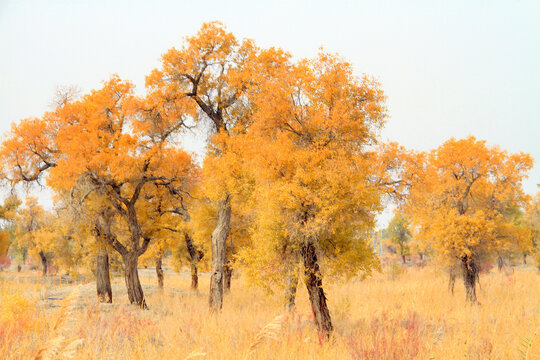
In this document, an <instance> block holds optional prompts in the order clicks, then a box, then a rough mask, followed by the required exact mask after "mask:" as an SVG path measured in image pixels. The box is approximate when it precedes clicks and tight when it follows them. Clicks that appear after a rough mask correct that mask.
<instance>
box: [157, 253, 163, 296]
mask: <svg viewBox="0 0 540 360" xmlns="http://www.w3.org/2000/svg"><path fill="white" fill-rule="evenodd" d="M162 265H163V255H161V254H160V255H158V256H157V257H156V275H157V281H158V287H159V288H160V289H163V267H162Z"/></svg>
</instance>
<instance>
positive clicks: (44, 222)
mask: <svg viewBox="0 0 540 360" xmlns="http://www.w3.org/2000/svg"><path fill="white" fill-rule="evenodd" d="M16 223H17V228H16V231H15V238H16V241H17V245H18V246H19V247H25V248H26V249H27V250H28V253H29V254H30V255H33V256H36V257H37V256H39V259H40V261H41V266H42V275H43V276H46V275H47V274H48V268H49V266H50V263H51V261H52V258H53V256H54V254H67V253H68V243H67V241H66V239H65V238H63V237H62V236H60V234H59V233H58V231H57V227H56V223H55V217H54V215H53V214H52V213H50V212H48V211H46V210H45V209H43V207H42V206H41V205H39V203H38V201H37V198H35V197H31V196H29V197H27V198H26V200H25V204H24V207H23V208H21V209H19V210H18V214H17V217H16Z"/></svg>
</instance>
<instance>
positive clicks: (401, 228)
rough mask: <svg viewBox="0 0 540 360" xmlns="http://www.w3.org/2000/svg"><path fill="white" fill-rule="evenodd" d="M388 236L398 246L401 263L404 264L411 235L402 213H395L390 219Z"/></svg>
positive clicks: (408, 251) (407, 222) (408, 252)
mask: <svg viewBox="0 0 540 360" xmlns="http://www.w3.org/2000/svg"><path fill="white" fill-rule="evenodd" d="M388 236H389V238H390V241H391V242H392V243H393V244H395V245H396V246H397V247H398V252H399V255H400V256H401V260H402V261H403V264H406V256H408V255H409V254H410V248H409V240H410V239H411V236H412V235H411V232H410V231H409V221H408V220H407V218H406V217H405V216H403V214H399V213H398V214H396V215H395V216H394V218H393V219H392V220H391V221H390V224H388Z"/></svg>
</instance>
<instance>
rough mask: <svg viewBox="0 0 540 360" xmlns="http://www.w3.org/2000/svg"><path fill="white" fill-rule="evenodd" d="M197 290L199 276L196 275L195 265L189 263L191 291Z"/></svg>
mask: <svg viewBox="0 0 540 360" xmlns="http://www.w3.org/2000/svg"><path fill="white" fill-rule="evenodd" d="M198 289H199V275H198V274H197V265H195V264H193V263H191V290H194V291H197V290H198Z"/></svg>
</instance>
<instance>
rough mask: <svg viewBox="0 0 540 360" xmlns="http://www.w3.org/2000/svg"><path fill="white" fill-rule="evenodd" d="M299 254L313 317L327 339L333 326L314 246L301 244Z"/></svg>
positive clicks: (309, 243) (310, 243)
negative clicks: (302, 262) (302, 263)
mask: <svg viewBox="0 0 540 360" xmlns="http://www.w3.org/2000/svg"><path fill="white" fill-rule="evenodd" d="M300 252H301V254H302V258H303V260H304V274H305V277H306V279H305V281H306V287H307V290H308V294H309V301H310V302H311V310H312V311H313V317H314V319H315V323H316V324H317V327H318V329H319V331H320V332H321V333H322V334H324V336H325V337H327V338H328V337H330V335H331V334H332V331H333V326H332V319H331V318H330V311H329V310H328V305H327V304H326V296H325V294H324V290H323V286H322V278H321V271H320V269H319V263H318V261H317V254H316V251H315V245H314V244H313V242H311V241H309V240H308V241H306V242H305V243H303V244H302V246H301V248H300Z"/></svg>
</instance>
